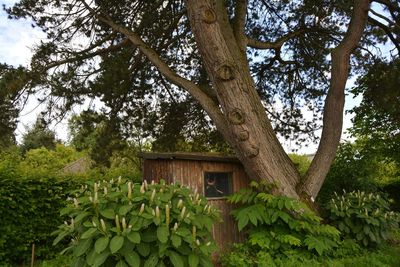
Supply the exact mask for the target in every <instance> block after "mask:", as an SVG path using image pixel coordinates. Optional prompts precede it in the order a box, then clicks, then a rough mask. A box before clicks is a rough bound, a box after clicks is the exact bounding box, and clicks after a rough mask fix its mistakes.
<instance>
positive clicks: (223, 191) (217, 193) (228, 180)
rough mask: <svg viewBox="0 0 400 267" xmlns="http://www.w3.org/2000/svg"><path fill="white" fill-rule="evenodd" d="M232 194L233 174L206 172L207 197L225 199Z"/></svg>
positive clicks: (205, 187) (205, 193)
mask: <svg viewBox="0 0 400 267" xmlns="http://www.w3.org/2000/svg"><path fill="white" fill-rule="evenodd" d="M231 193H232V173H230V172H205V173H204V195H205V196H206V197H225V196H229V195H230V194H231Z"/></svg>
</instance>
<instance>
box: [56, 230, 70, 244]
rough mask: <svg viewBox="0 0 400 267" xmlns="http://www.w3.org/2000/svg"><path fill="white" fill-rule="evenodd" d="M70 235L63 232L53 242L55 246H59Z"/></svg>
mask: <svg viewBox="0 0 400 267" xmlns="http://www.w3.org/2000/svg"><path fill="white" fill-rule="evenodd" d="M68 234H69V233H68V232H61V233H60V234H59V235H58V236H57V237H56V239H54V241H53V246H55V245H57V244H58V242H60V241H61V240H63V239H64V237H66V236H67V235H68Z"/></svg>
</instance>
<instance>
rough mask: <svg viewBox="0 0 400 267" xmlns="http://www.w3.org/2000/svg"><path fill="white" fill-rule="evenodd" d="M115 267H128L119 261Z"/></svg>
mask: <svg viewBox="0 0 400 267" xmlns="http://www.w3.org/2000/svg"><path fill="white" fill-rule="evenodd" d="M115 267H128V265H127V264H126V263H125V261H123V260H120V261H119V262H118V263H117V265H115Z"/></svg>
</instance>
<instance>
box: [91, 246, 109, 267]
mask: <svg viewBox="0 0 400 267" xmlns="http://www.w3.org/2000/svg"><path fill="white" fill-rule="evenodd" d="M109 255H110V252H109V251H108V250H105V251H103V252H102V253H101V254H100V255H97V257H96V259H95V260H94V264H93V266H96V267H97V266H102V265H103V263H104V262H105V261H106V260H107V258H108V256H109Z"/></svg>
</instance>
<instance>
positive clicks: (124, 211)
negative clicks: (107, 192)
mask: <svg viewBox="0 0 400 267" xmlns="http://www.w3.org/2000/svg"><path fill="white" fill-rule="evenodd" d="M131 209H132V206H131V205H125V206H122V207H120V208H119V210H118V213H119V215H121V216H125V215H126V214H127V213H128V212H129V211H130V210H131Z"/></svg>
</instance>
